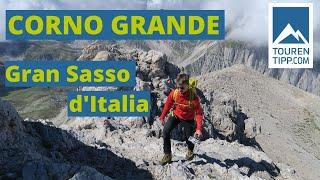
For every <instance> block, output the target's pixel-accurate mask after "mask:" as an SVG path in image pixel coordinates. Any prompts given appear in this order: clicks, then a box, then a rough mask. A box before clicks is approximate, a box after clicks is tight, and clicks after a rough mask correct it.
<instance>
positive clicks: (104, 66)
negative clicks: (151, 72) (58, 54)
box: [5, 61, 136, 87]
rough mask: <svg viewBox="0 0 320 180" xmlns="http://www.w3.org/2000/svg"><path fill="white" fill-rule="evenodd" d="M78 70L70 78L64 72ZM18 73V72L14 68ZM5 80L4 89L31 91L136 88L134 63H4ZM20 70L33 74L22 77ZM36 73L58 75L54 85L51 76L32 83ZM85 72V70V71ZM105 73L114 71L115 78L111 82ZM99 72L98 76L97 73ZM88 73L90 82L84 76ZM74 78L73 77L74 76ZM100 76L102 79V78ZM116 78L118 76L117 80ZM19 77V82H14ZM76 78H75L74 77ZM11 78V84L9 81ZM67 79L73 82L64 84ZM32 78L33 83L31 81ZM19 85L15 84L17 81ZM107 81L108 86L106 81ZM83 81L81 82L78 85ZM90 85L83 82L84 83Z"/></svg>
mask: <svg viewBox="0 0 320 180" xmlns="http://www.w3.org/2000/svg"><path fill="white" fill-rule="evenodd" d="M72 66H74V67H77V68H78V69H77V70H75V69H73V70H72V72H73V73H72V74H70V73H68V72H67V69H68V68H69V70H70V67H72ZM16 67H17V68H19V69H17V68H16ZM5 68H6V77H5V86H6V87H32V86H51V87H56V86H121V87H134V86H135V85H136V79H135V78H136V62H135V61H6V62H5ZM23 69H31V72H32V73H29V74H28V75H26V74H25V73H23ZM36 69H40V71H42V70H43V71H44V72H45V75H46V74H47V73H46V72H47V70H50V69H57V70H58V72H59V81H58V82H54V81H53V80H54V78H52V77H55V76H54V75H52V74H51V76H49V75H48V76H45V79H44V80H45V82H35V81H34V80H38V77H39V76H34V75H35V74H37V75H39V74H40V73H41V72H40V71H38V70H37V71H35V70H36ZM85 69H86V70H85ZM107 70H112V71H113V70H114V73H113V74H114V75H112V77H114V78H112V79H110V78H109V77H111V76H109V75H108V76H107V75H106V71H107ZM95 71H96V72H97V71H99V74H100V75H99V81H101V80H102V78H103V81H101V82H97V81H96V82H94V81H93V80H97V78H95V77H98V73H96V75H97V76H95V74H94V72H95ZM100 72H101V73H100ZM123 72H127V74H129V76H125V75H124V74H123ZM90 73H91V78H90V77H89V78H88V76H87V75H89V74H90ZM75 74H76V75H75ZM101 74H102V75H101ZM118 75H119V76H118ZM18 76H19V78H17V77H18ZM76 76H77V77H76ZM9 77H13V78H14V79H13V80H14V81H13V80H11V78H9ZM48 77H51V79H52V80H51V82H48ZM67 77H74V80H77V81H75V82H71V81H69V82H68V81H67ZM23 78H27V79H26V80H27V81H26V82H22V81H23ZM32 78H34V79H32ZM18 79H19V81H18V82H15V81H16V80H18ZM107 79H108V80H109V82H107V81H106V80H107ZM81 80H82V81H81ZM83 80H84V81H89V80H91V82H84V81H83Z"/></svg>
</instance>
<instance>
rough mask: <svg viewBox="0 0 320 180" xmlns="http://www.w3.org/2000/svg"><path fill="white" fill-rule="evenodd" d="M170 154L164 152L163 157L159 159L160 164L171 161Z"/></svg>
mask: <svg viewBox="0 0 320 180" xmlns="http://www.w3.org/2000/svg"><path fill="white" fill-rule="evenodd" d="M171 160H172V154H164V156H163V158H162V159H161V161H160V164H161V165H162V166H163V165H165V164H167V163H171Z"/></svg>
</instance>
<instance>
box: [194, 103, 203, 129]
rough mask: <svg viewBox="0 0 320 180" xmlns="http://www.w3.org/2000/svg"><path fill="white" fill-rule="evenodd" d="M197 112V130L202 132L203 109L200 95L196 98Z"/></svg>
mask: <svg viewBox="0 0 320 180" xmlns="http://www.w3.org/2000/svg"><path fill="white" fill-rule="evenodd" d="M195 113H196V123H197V127H196V130H197V131H200V132H202V121H203V110H202V107H201V104H200V100H199V97H197V98H196V103H195Z"/></svg>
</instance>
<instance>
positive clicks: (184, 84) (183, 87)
mask: <svg viewBox="0 0 320 180" xmlns="http://www.w3.org/2000/svg"><path fill="white" fill-rule="evenodd" d="M176 87H177V88H178V89H179V90H180V92H181V93H185V92H187V91H188V88H189V75H187V74H184V73H182V74H179V75H178V77H177V80H176Z"/></svg>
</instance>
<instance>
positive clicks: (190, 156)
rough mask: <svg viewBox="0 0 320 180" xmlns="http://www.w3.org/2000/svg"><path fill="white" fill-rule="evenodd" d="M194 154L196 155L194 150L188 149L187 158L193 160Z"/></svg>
mask: <svg viewBox="0 0 320 180" xmlns="http://www.w3.org/2000/svg"><path fill="white" fill-rule="evenodd" d="M193 156H194V154H193V151H192V150H190V149H188V151H187V154H186V160H187V161H191V160H192V159H193Z"/></svg>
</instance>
